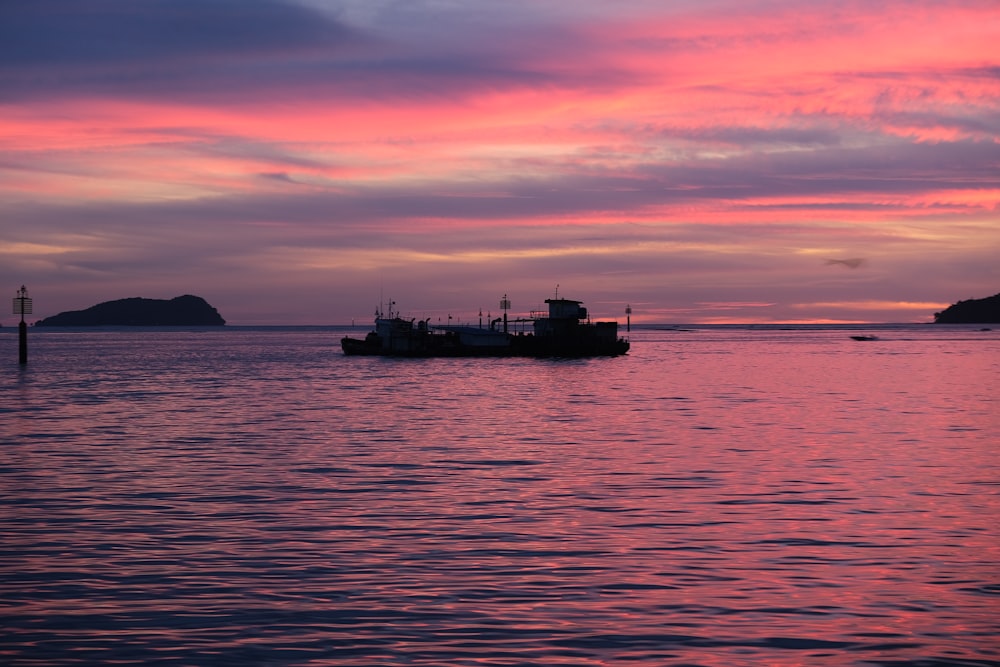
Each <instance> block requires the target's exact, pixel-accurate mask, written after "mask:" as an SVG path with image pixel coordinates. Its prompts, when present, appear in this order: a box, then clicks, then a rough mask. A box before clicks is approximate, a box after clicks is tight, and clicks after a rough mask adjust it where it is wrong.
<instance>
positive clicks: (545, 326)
mask: <svg viewBox="0 0 1000 667" xmlns="http://www.w3.org/2000/svg"><path fill="white" fill-rule="evenodd" d="M545 303H547V304H548V307H549V309H548V313H546V314H532V316H531V317H530V318H528V319H519V320H515V322H516V323H519V324H522V325H524V324H528V323H530V325H531V330H530V331H524V330H523V329H522V330H521V331H519V332H516V333H512V332H510V331H509V329H508V321H507V316H506V308H509V307H510V306H509V304H510V302H509V301H507V299H506V297H504V300H503V302H502V303H501V305H502V306H503V307H504V313H505V314H504V317H503V318H497V319H495V320H493V321H492V322H490V325H489V327H488V328H487V327H483V326H479V327H475V326H463V325H451V324H448V325H436V326H431V325H430V323H429V320H420V321H417V320H414V319H411V320H406V319H403V318H401V317H399V315H398V313H393V312H392V306H391V305H390V307H389V312H388V314H387V315H383V313H381V312H379V313H376V316H375V330H374V331H372V332H370V333H369V334H368V335H367V336H365V337H364V338H363V339H359V338H351V337H349V336H345V337H344V338H342V339H341V341H340V346H341V349H343V351H344V354H346V355H369V356H372V355H375V356H394V357H601V356H617V355H620V354H625V353H626V352H628V350H629V341H628V340H627V339H625V338H621V337H619V336H618V323H617V322H591V321H590V319H589V318H588V316H587V309H586V308H584V307H583V306H582V305H581V303H582V302H580V301H573V300H571V299H560V298H555V299H546V300H545ZM501 322H502V327H501Z"/></svg>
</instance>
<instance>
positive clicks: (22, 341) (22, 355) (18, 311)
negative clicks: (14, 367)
mask: <svg viewBox="0 0 1000 667" xmlns="http://www.w3.org/2000/svg"><path fill="white" fill-rule="evenodd" d="M14 314H15V315H20V316H21V324H20V325H19V326H18V346H17V360H18V361H19V362H20V363H22V364H26V363H28V325H27V324H26V323H25V321H24V316H25V315H30V314H31V297H29V296H28V288H27V287H25V286H24V285H21V289H19V290H18V291H17V296H15V297H14Z"/></svg>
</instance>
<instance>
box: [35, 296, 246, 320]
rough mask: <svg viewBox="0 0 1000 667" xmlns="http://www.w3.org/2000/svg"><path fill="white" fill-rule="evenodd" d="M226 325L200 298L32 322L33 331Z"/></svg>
mask: <svg viewBox="0 0 1000 667" xmlns="http://www.w3.org/2000/svg"><path fill="white" fill-rule="evenodd" d="M225 323H226V321H225V320H224V319H222V316H221V315H219V311H217V310H216V309H215V308H213V307H212V306H210V305H209V304H208V302H207V301H205V300H204V299H202V298H201V297H200V296H192V295H190V294H185V295H184V296H178V297H175V298H173V299H143V298H140V297H134V298H131V299H118V300H117V301H105V302H104V303H99V304H97V305H96V306H91V307H90V308H87V309H86V310H71V311H67V312H64V313H59V314H58V315H53V316H52V317H46V318H45V319H42V320H39V321H38V322H35V326H37V327H104V326H140V327H149V326H153V327H203V326H222V325H224V324H225Z"/></svg>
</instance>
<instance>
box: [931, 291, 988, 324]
mask: <svg viewBox="0 0 1000 667" xmlns="http://www.w3.org/2000/svg"><path fill="white" fill-rule="evenodd" d="M934 323H935V324H1000V294H994V295H993V296H988V297H986V298H985V299H969V300H967V301H959V302H958V303H955V304H952V305H950V306H948V307H947V308H945V309H944V310H943V311H941V312H940V313H934Z"/></svg>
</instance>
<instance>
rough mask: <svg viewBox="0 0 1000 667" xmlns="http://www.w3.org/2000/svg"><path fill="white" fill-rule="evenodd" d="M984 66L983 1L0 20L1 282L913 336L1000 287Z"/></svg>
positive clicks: (68, 306) (995, 24)
mask: <svg viewBox="0 0 1000 667" xmlns="http://www.w3.org/2000/svg"><path fill="white" fill-rule="evenodd" d="M997 44H1000V4H998V3H997V2H996V0H885V1H880V2H869V1H867V0H857V1H852V0H658V1H654V0H574V1H573V2H565V1H564V0H505V1H504V2H496V1H493V0H491V1H487V0H298V1H295V0H88V1H87V2H79V0H31V1H30V2H27V1H24V2H21V1H13V2H2V3H0V285H2V286H5V288H6V289H8V290H9V293H10V296H11V297H13V296H15V295H16V292H17V290H18V288H20V286H21V285H22V284H24V285H26V286H27V287H28V290H29V294H30V296H31V297H32V298H33V300H34V316H35V318H36V319H37V318H40V317H46V316H48V315H53V314H56V313H58V312H62V311H65V310H79V309H83V308H86V307H89V306H91V305H94V304H96V303H99V302H103V301H108V300H113V299H119V298H126V297H134V296H141V297H147V298H172V297H174V296H178V295H181V294H196V295H198V296H202V297H204V298H205V299H206V300H208V301H209V303H211V304H212V305H213V306H215V307H216V308H217V309H218V310H219V312H220V313H221V314H222V316H223V317H224V318H226V320H227V321H228V322H229V323H230V324H246V325H252V324H261V325H271V324H275V325H277V324H349V323H352V322H357V323H358V324H361V323H368V322H370V321H371V318H372V316H373V314H374V312H375V309H376V308H377V307H378V305H379V303H382V302H386V301H389V300H390V299H391V300H392V301H395V302H396V304H397V308H398V309H399V310H400V311H401V312H402V313H403V314H408V315H410V316H413V317H420V318H424V317H431V318H432V319H433V318H435V317H438V318H440V317H447V315H454V316H455V317H458V318H460V317H470V318H472V317H474V316H475V315H477V314H478V311H479V310H480V309H482V310H483V312H484V313H487V314H490V313H496V312H497V311H498V310H499V302H500V299H501V298H502V297H503V296H504V295H505V294H506V295H507V296H508V298H509V299H510V301H511V302H512V312H514V313H526V312H528V311H529V310H532V309H538V308H541V307H543V304H544V300H545V299H546V298H550V297H552V296H554V295H555V294H556V293H558V295H559V296H560V297H565V298H571V299H578V300H581V301H583V302H584V305H585V306H586V307H587V308H588V309H589V311H590V313H591V315H592V316H594V317H595V318H600V319H618V320H620V321H622V320H624V310H625V308H626V306H631V308H632V322H633V323H642V322H649V323H653V322H658V323H699V322H700V323H724V322H732V323H743V322H765V323H766V322H802V323H806V322H815V323H838V322H926V321H931V320H932V319H933V314H934V312H936V311H940V310H943V309H944V308H945V307H947V305H949V304H950V303H953V302H955V301H958V300H961V299H968V298H979V297H985V296H989V295H992V294H995V293H997V292H1000V260H998V258H1000V48H998V47H997ZM0 321H2V322H3V323H4V324H5V325H6V324H10V323H13V322H15V321H16V318H14V317H13V316H12V315H10V314H8V315H6V316H3V315H0Z"/></svg>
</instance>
